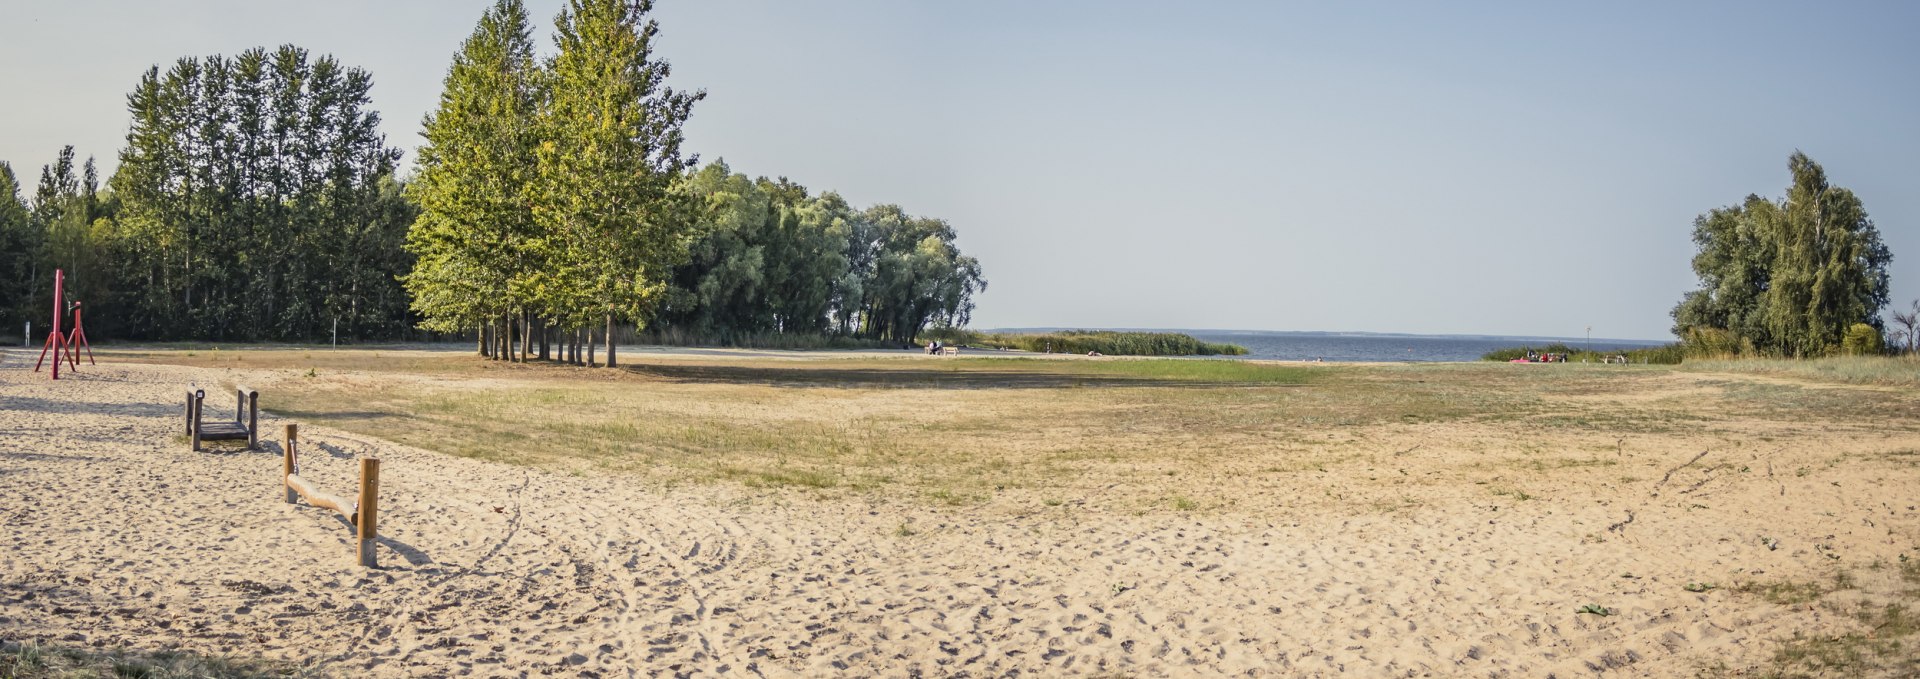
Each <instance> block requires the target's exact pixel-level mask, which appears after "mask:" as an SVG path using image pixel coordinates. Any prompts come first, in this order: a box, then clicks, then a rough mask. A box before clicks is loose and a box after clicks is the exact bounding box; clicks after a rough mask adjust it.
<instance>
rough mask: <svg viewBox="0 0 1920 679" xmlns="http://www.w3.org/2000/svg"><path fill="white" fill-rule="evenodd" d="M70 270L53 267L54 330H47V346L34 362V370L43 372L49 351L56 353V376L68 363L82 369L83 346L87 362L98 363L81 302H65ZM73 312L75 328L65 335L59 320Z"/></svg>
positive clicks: (54, 354)
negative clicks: (61, 365) (84, 322)
mask: <svg viewBox="0 0 1920 679" xmlns="http://www.w3.org/2000/svg"><path fill="white" fill-rule="evenodd" d="M66 287H67V272H66V271H64V270H61V269H54V270H53V332H50V333H47V345H46V346H45V347H42V348H41V349H40V360H38V361H35V362H34V364H33V371H34V372H40V366H41V365H42V364H45V363H46V362H47V352H53V379H56V380H57V379H60V364H61V363H62V362H65V363H66V364H67V365H70V366H72V367H73V369H74V370H79V369H80V348H81V347H86V349H87V363H88V364H91V365H99V364H100V363H99V362H98V361H95V360H93V344H91V343H89V342H87V331H86V326H85V325H84V324H82V323H81V322H80V303H79V302H74V303H72V305H70V306H69V305H68V304H67V301H66V292H67V291H66ZM69 309H71V310H72V311H73V327H72V329H71V330H69V331H68V332H67V333H66V334H61V333H60V321H61V320H63V319H64V318H65V317H66V315H67V314H66V312H67V311H68V310H69Z"/></svg>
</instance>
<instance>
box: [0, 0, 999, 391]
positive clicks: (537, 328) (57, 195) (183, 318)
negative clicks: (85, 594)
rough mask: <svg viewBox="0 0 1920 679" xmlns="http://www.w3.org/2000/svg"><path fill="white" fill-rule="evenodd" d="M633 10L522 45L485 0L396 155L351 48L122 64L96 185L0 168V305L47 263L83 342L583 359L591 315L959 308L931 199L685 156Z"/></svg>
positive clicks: (519, 11) (650, 35)
mask: <svg viewBox="0 0 1920 679" xmlns="http://www.w3.org/2000/svg"><path fill="white" fill-rule="evenodd" d="M651 9H652V3H651V2H650V1H645V0H642V1H639V2H633V1H623V0H569V2H568V3H567V5H566V7H565V8H564V9H563V10H562V11H561V12H560V14H559V16H558V17H557V18H556V20H555V26H554V33H553V42H554V46H555V47H556V48H557V50H556V53H555V54H554V55H553V56H552V57H550V58H540V57H537V56H536V54H535V49H534V42H533V30H532V24H531V22H530V21H529V19H528V15H527V12H526V9H525V7H524V5H523V4H522V3H521V2H520V1H519V0H499V1H498V2H496V3H495V4H494V5H493V6H492V7H490V8H488V9H487V10H486V11H485V12H484V13H483V14H482V16H481V18H480V20H479V22H478V23H477V25H476V26H475V29H474V31H473V33H472V35H471V36H470V37H468V38H467V39H466V40H465V41H464V42H463V44H462V45H461V46H460V48H459V50H458V51H457V53H456V54H455V56H454V58H453V63H452V64H451V66H450V67H449V69H448V72H447V76H446V79H445V89H444V91H443V92H442V95H441V97H440V101H439V105H438V107H437V108H436V109H435V110H434V111H433V112H432V113H430V114H429V115H428V116H427V117H426V118H425V120H424V121H423V132H422V136H423V138H424V144H423V146H422V147H421V148H420V149H419V153H418V162H417V167H416V171H415V172H414V173H413V174H412V175H411V176H409V177H406V178H402V177H400V176H399V175H398V174H397V172H396V165H397V162H398V159H399V157H400V151H399V150H398V149H395V148H393V147H390V146H389V145H388V144H387V142H386V140H385V139H384V137H382V136H381V135H380V134H379V133H378V131H377V130H378V124H379V116H378V114H377V113H375V112H374V111H373V110H372V108H371V101H370V99H369V96H368V95H369V92H370V90H371V86H372V82H373V81H372V77H371V75H370V74H368V73H367V72H366V71H364V70H361V69H357V68H351V67H347V66H344V65H342V64H340V63H339V62H338V61H336V60H335V59H333V58H332V57H329V56H320V57H314V56H312V55H310V54H309V53H308V52H307V51H306V50H303V49H300V48H298V47H293V46H284V47H281V48H278V49H276V50H271V51H269V50H265V49H253V50H248V51H246V52H243V53H241V54H240V55H238V56H235V57H231V58H229V57H222V56H218V55H215V56H210V57H204V58H183V59H180V60H179V61H177V62H176V63H175V64H173V65H172V67H170V68H168V69H166V70H165V71H162V70H161V69H159V68H158V67H156V68H153V69H150V70H149V71H147V72H146V73H145V74H144V75H143V76H142V77H141V78H140V80H139V82H138V84H137V85H136V87H135V88H134V90H133V92H131V93H130V94H129V95H128V98H127V102H128V112H129V114H130V117H131V123H130V131H129V133H128V135H127V142H126V147H125V149H123V150H122V151H121V152H120V155H119V159H120V165H119V168H118V169H117V170H116V171H115V172H114V174H113V176H112V177H111V178H109V179H108V180H107V181H106V182H105V185H104V186H102V184H101V182H100V181H99V178H98V177H97V176H96V174H95V172H94V169H93V168H94V164H93V162H92V160H91V159H88V160H86V161H85V162H84V163H80V164H76V163H75V160H74V152H73V150H72V148H71V147H69V148H67V149H65V150H63V151H61V153H60V154H59V156H58V158H57V159H56V160H55V161H54V162H53V163H50V164H48V165H47V166H46V167H44V168H43V169H42V172H41V178H40V184H39V186H38V188H37V189H36V190H35V191H34V192H33V193H32V194H31V195H30V196H29V195H25V194H24V189H23V187H22V186H21V184H20V182H19V180H18V179H17V178H16V177H15V176H14V174H13V172H12V169H11V168H10V167H9V166H7V165H5V164H4V163H0V319H3V320H4V322H7V323H9V324H10V327H13V328H18V327H20V322H21V321H24V320H34V321H36V322H37V323H45V320H44V318H45V317H46V316H47V315H48V312H49V309H50V306H51V295H52V291H51V287H52V283H51V277H52V270H53V269H54V268H63V269H65V270H66V271H67V275H68V281H69V284H68V285H69V289H70V290H71V291H72V292H71V293H70V295H71V296H72V297H75V298H79V299H82V300H84V301H85V302H86V304H87V309H88V310H89V312H88V324H89V326H90V327H89V333H90V334H92V335H94V336H96V337H124V338H133V339H156V340H163V339H198V340H219V341H255V340H277V341H297V340H314V339H324V338H327V337H330V336H333V335H334V333H335V332H337V333H338V336H339V337H340V338H342V339H346V340H356V339H394V338H406V337H414V336H416V335H415V334H414V333H415V332H417V330H421V329H424V330H427V331H432V332H435V333H449V334H455V335H459V336H466V337H471V338H475V339H476V340H477V348H478V349H479V351H480V352H481V353H483V354H486V355H488V356H492V357H495V358H513V359H527V358H530V357H534V356H538V357H539V358H550V357H558V358H560V359H562V360H571V361H579V362H593V358H594V355H595V352H596V347H595V344H596V343H598V342H601V341H603V340H604V341H609V343H610V340H611V339H612V338H613V336H614V330H615V328H616V327H632V328H638V327H648V328H649V329H652V330H670V331H672V334H673V335H674V336H676V337H682V338H694V339H697V340H699V341H706V342H716V343H729V342H733V341H735V340H736V339H738V338H742V337H748V336H755V335H764V334H767V333H776V334H796V335H821V336H838V337H855V338H866V339H869V340H873V341H881V340H884V341H889V342H911V341H913V340H914V338H915V337H916V336H917V335H918V334H919V333H920V332H921V331H922V330H923V329H924V328H926V327H927V326H929V325H930V324H964V323H965V322H966V321H967V319H968V316H969V314H970V313H971V310H972V308H973V302H972V297H973V295H974V294H975V293H977V292H979V291H981V290H983V289H984V288H985V285H986V282H985V280H984V279H983V278H982V277H981V274H980V266H979V263H978V261H976V260H974V259H973V258H971V257H967V256H964V255H962V254H961V253H960V251H959V249H958V248H957V247H956V246H955V243H954V241H955V236H956V234H955V232H954V229H953V228H952V226H951V225H949V224H947V223H946V222H944V221H942V220H938V219H933V218H928V217H920V216H913V215H910V214H908V213H907V212H905V211H904V210H903V209H901V208H900V207H898V206H893V205H880V206H876V207H872V208H868V209H864V210H856V209H854V208H852V207H851V206H849V205H848V204H847V202H846V201H845V200H844V199H842V198H841V197H840V196H839V195H837V194H834V193H831V192H828V193H821V194H818V195H813V194H810V193H809V192H808V190H807V189H806V188H804V187H802V186H799V185H798V184H795V183H793V182H790V181H788V180H786V179H784V178H782V179H780V180H767V179H765V178H761V179H748V178H747V177H746V176H744V175H740V174H737V173H735V172H733V171H732V169H731V168H729V167H727V166H726V165H725V164H724V163H713V164H710V165H708V166H706V167H705V168H698V165H697V162H698V158H697V156H695V155H693V154H690V153H686V152H684V151H683V150H682V145H683V141H684V135H683V133H682V128H683V126H684V125H685V123H686V121H687V120H688V118H689V117H690V116H691V113H692V110H693V107H694V105H695V104H696V103H697V102H699V101H700V100H701V98H702V97H703V96H704V92H702V91H685V90H677V89H674V88H672V87H669V86H668V85H667V80H668V78H669V76H670V75H671V66H670V64H668V63H667V62H666V61H665V60H664V59H661V58H659V57H657V56H655V55H654V43H655V41H656V38H657V36H658V34H659V30H660V28H659V25H658V23H657V22H655V21H653V20H652V19H650V18H649V13H650V11H651ZM556 346H557V347H558V349H559V352H558V355H557V356H555V354H554V353H552V349H553V347H556ZM607 359H608V363H609V364H612V363H613V362H614V361H615V360H617V359H616V358H615V357H614V356H613V355H612V348H611V346H609V348H608V356H607Z"/></svg>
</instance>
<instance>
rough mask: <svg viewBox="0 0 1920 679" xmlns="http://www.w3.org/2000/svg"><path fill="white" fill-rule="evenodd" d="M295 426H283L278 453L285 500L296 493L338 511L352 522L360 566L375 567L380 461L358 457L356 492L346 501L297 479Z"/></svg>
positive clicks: (297, 429) (376, 566)
mask: <svg viewBox="0 0 1920 679" xmlns="http://www.w3.org/2000/svg"><path fill="white" fill-rule="evenodd" d="M299 432H300V430H299V427H298V425H292V424H289V425H287V445H286V447H285V450H284V451H283V452H282V455H281V463H280V466H281V470H282V472H283V473H284V477H283V478H284V480H285V482H286V491H287V495H286V500H287V502H288V503H292V502H293V499H294V497H295V496H296V495H297V496H299V497H300V498H302V499H304V500H306V501H307V504H310V505H313V506H315V507H324V508H326V509H331V510H333V511H335V512H339V513H340V515H341V516H344V517H346V519H347V522H348V523H350V524H353V532H354V536H355V537H356V538H358V548H357V550H356V551H357V555H358V557H359V561H360V565H361V566H365V567H367V568H378V567H379V566H380V563H379V560H378V559H377V558H376V557H375V550H374V546H375V542H376V541H377V540H378V539H379V537H380V533H379V530H378V523H379V515H380V460H379V459H377V458H371V457H363V458H360V494H359V497H358V500H357V501H354V500H348V499H347V498H343V497H340V496H338V495H334V494H331V493H327V492H325V491H322V490H320V489H319V488H317V487H315V486H314V485H313V482H311V481H308V480H306V479H303V478H300V473H299V472H300V463H299V459H298V457H297V455H298V453H297V452H296V450H297V446H298V445H299V443H298V441H299V438H298V436H299Z"/></svg>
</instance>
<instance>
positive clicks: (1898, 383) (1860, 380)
mask: <svg viewBox="0 0 1920 679" xmlns="http://www.w3.org/2000/svg"><path fill="white" fill-rule="evenodd" d="M1681 369H1683V370H1687V371H1691V372H1719V373H1746V374H1755V375H1771V376H1779V377H1795V378H1802V379H1809V380H1817V381H1822V382H1841V383H1846V384H1873V385H1881V386H1892V387H1920V356H1915V355H1913V354H1908V355H1905V356H1897V357H1896V356H1833V357H1828V358H1812V359H1779V358H1755V359H1738V360H1716V361H1687V362H1686V363H1685V364H1683V365H1682V366H1681Z"/></svg>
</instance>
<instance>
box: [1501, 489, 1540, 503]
mask: <svg viewBox="0 0 1920 679" xmlns="http://www.w3.org/2000/svg"><path fill="white" fill-rule="evenodd" d="M1492 492H1493V494H1494V495H1498V496H1501V497H1511V498H1513V501H1514V502H1526V501H1528V500H1531V499H1533V497H1534V496H1533V495H1531V494H1529V493H1527V491H1524V490H1520V489H1519V488H1513V487H1508V486H1499V487H1495V488H1493V489H1492Z"/></svg>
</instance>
